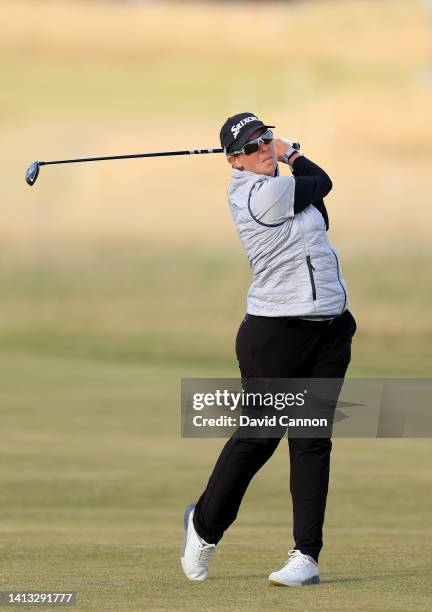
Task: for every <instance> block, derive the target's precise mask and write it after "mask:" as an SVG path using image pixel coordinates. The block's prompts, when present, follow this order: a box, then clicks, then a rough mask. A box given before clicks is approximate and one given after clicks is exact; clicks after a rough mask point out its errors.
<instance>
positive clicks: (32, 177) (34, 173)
mask: <svg viewBox="0 0 432 612" xmlns="http://www.w3.org/2000/svg"><path fill="white" fill-rule="evenodd" d="M293 147H294V148H295V149H300V144H299V143H298V142H295V143H293ZM207 153H223V149H192V150H190V151H162V152H160V153H138V154H136V155H111V156H109V157H82V158H80V159H60V160H56V161H35V162H33V163H32V164H31V165H30V166H29V167H28V169H27V172H26V176H25V180H26V182H27V183H28V184H29V185H30V187H31V186H32V185H34V184H35V183H36V180H37V177H38V176H39V170H40V167H41V166H49V165H53V164H76V163H80V162H92V161H107V160H109V159H136V158H139V157H167V156H169V155H205V154H207Z"/></svg>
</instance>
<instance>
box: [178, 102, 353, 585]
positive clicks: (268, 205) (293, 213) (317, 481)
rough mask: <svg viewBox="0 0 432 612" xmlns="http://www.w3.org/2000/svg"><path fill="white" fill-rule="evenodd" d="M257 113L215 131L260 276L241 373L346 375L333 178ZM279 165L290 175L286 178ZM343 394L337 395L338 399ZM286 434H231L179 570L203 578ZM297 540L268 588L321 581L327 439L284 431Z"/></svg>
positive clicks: (190, 519)
mask: <svg viewBox="0 0 432 612" xmlns="http://www.w3.org/2000/svg"><path fill="white" fill-rule="evenodd" d="M272 127H274V126H268V125H265V124H264V123H263V122H262V121H260V120H259V119H258V118H257V117H256V116H255V115H253V114H252V113H240V114H238V115H235V116H234V117H230V118H229V119H227V121H226V122H225V123H224V125H223V126H222V129H221V132H220V140H221V145H222V147H223V148H224V150H225V153H226V156H227V159H228V162H229V163H230V164H231V166H232V177H231V182H230V185H229V190H228V200H229V204H230V207H231V212H232V216H233V220H234V223H235V225H236V228H237V231H238V233H239V236H240V239H241V240H242V242H243V246H244V248H245V251H246V254H247V256H248V259H249V262H250V265H251V267H252V271H253V281H252V284H251V287H250V289H249V292H248V297H247V314H246V316H245V318H244V319H243V321H242V323H241V325H240V328H239V331H238V335H237V341H236V352H237V359H238V362H239V366H240V372H241V377H242V379H248V378H254V377H256V378H294V377H296V378H331V379H343V378H344V376H345V372H346V370H347V368H348V364H349V362H350V358H351V340H352V337H353V335H354V333H355V330H356V324H355V320H354V318H353V316H352V315H351V313H350V312H349V311H348V310H347V308H348V294H347V288H346V285H345V282H344V279H343V277H342V271H341V267H340V264H339V260H338V256H337V254H336V252H335V250H334V248H333V247H332V245H331V244H330V242H329V240H328V238H327V229H328V226H329V222H328V215H327V211H326V208H325V206H324V202H323V198H324V197H325V196H326V195H327V194H328V193H329V191H330V190H331V188H332V183H331V181H330V178H329V177H328V176H327V174H326V173H325V172H324V171H323V170H322V169H321V168H320V167H319V166H317V165H316V164H314V163H313V162H311V161H310V160H309V159H307V158H306V157H304V156H302V155H301V154H300V153H299V152H298V151H297V150H296V149H295V148H293V146H292V143H290V142H288V141H286V140H281V139H277V138H275V137H274V136H273V133H272V131H271V129H270V128H272ZM278 161H279V162H282V163H285V164H288V165H289V167H290V169H291V171H292V174H293V176H280V175H279V167H278ZM334 399H335V400H337V398H334ZM279 441H280V438H244V437H238V436H236V434H234V436H233V437H232V438H231V439H230V440H228V442H227V443H226V445H225V446H224V448H223V450H222V452H221V454H220V456H219V459H218V460H217V462H216V465H215V468H214V470H213V473H212V475H211V477H210V480H209V481H208V484H207V487H206V489H205V491H204V492H203V493H202V495H201V497H200V498H199V501H198V502H197V503H196V505H195V504H191V505H190V506H188V508H186V511H185V517H184V525H185V541H184V545H183V550H182V557H181V562H182V567H183V571H184V573H185V574H186V576H187V577H188V578H189V579H190V580H205V579H206V578H207V575H208V563H209V559H210V556H211V554H212V553H213V552H214V550H215V548H216V545H217V544H218V542H219V540H220V539H221V538H222V536H223V534H224V532H225V531H226V529H228V527H229V526H230V525H231V523H232V522H233V521H234V520H235V518H236V516H237V512H238V509H239V506H240V503H241V501H242V498H243V495H244V494H245V492H246V489H247V487H248V485H249V482H250V481H251V480H252V478H253V477H254V475H255V474H256V473H257V472H258V470H259V469H260V468H261V467H262V466H263V465H264V464H265V463H266V461H268V460H269V459H270V457H271V456H272V454H273V453H274V451H275V449H276V447H277V445H278V443H279ZM288 443H289V454H290V490H291V496H292V505H293V522H294V530H293V537H294V543H295V544H294V547H293V548H292V549H291V550H290V551H289V553H288V561H287V562H286V564H285V565H284V566H283V567H282V569H280V570H279V571H275V572H273V573H271V574H270V576H269V580H270V582H271V583H274V584H280V585H286V586H300V585H306V584H318V583H319V581H320V579H319V571H318V556H319V554H320V551H321V548H322V545H323V541H322V528H323V523H324V512H325V505H326V498H327V490H328V481H329V467H330V451H331V446H332V444H331V440H330V437H329V436H328V437H325V438H292V437H289V438H288Z"/></svg>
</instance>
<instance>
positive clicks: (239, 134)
mask: <svg viewBox="0 0 432 612" xmlns="http://www.w3.org/2000/svg"><path fill="white" fill-rule="evenodd" d="M274 127H275V126H274V125H267V124H266V123H263V122H262V121H261V120H260V119H258V117H256V116H255V115H254V114H253V113H238V114H237V115H234V116H233V117H228V119H227V120H226V121H225V123H224V124H223V126H222V128H221V131H220V143H221V146H222V147H223V148H224V150H225V154H226V155H229V154H230V153H231V152H233V151H238V150H240V149H242V148H243V146H244V145H245V144H246V143H247V142H248V141H249V140H250V139H251V136H252V134H253V133H254V132H256V130H259V129H260V128H274Z"/></svg>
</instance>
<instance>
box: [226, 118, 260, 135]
mask: <svg viewBox="0 0 432 612" xmlns="http://www.w3.org/2000/svg"><path fill="white" fill-rule="evenodd" d="M251 121H259V119H257V117H255V116H254V115H251V116H250V117H245V118H244V119H242V120H241V121H239V122H238V123H237V124H236V125H233V126H232V128H231V132H232V133H233V134H234V139H237V136H238V134H239V132H240V130H241V129H242V127H243V126H244V125H246V124H247V123H250V122H251Z"/></svg>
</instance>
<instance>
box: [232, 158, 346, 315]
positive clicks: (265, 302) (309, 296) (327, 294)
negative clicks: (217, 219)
mask: <svg viewBox="0 0 432 612" xmlns="http://www.w3.org/2000/svg"><path fill="white" fill-rule="evenodd" d="M268 180H270V181H271V180H275V179H274V178H272V177H268V176H265V175H261V174H256V173H254V172H248V171H240V170H236V169H233V173H232V180H231V182H230V185H229V188H228V201H229V204H230V208H231V214H232V217H233V220H234V223H235V226H236V228H237V232H238V234H239V236H240V239H241V241H242V243H243V246H244V249H245V251H246V254H247V257H248V259H249V263H250V265H251V268H252V272H253V281H252V284H251V286H250V288H249V291H248V296H247V312H248V313H249V314H253V315H261V316H265V317H306V318H312V319H313V318H315V317H316V318H320V317H337V316H340V315H341V314H342V313H343V312H344V311H345V310H346V309H347V308H348V291H347V288H346V285H345V281H344V279H343V276H342V270H341V267H340V264H339V260H338V256H337V253H336V251H335V249H334V247H333V246H332V245H331V244H330V242H329V240H328V238H327V232H326V227H325V222H324V219H323V216H322V215H321V213H320V212H319V211H318V210H317V209H316V208H315V207H314V206H312V205H310V206H307V207H306V208H305V209H304V210H303V211H302V212H300V213H297V214H295V215H294V186H295V183H294V182H293V183H292V185H290V184H289V183H288V182H287V185H288V188H289V189H291V193H290V195H289V196H287V198H286V201H284V206H285V210H286V214H285V215H284V216H282V217H281V218H280V219H279V220H278V222H277V223H272V224H268V223H265V216H261V217H260V218H258V216H257V215H256V214H254V209H253V194H254V193H256V191H257V189H258V190H259V187H260V183H263V181H268ZM283 180H285V181H294V180H295V179H294V178H293V177H284V179H283Z"/></svg>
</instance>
